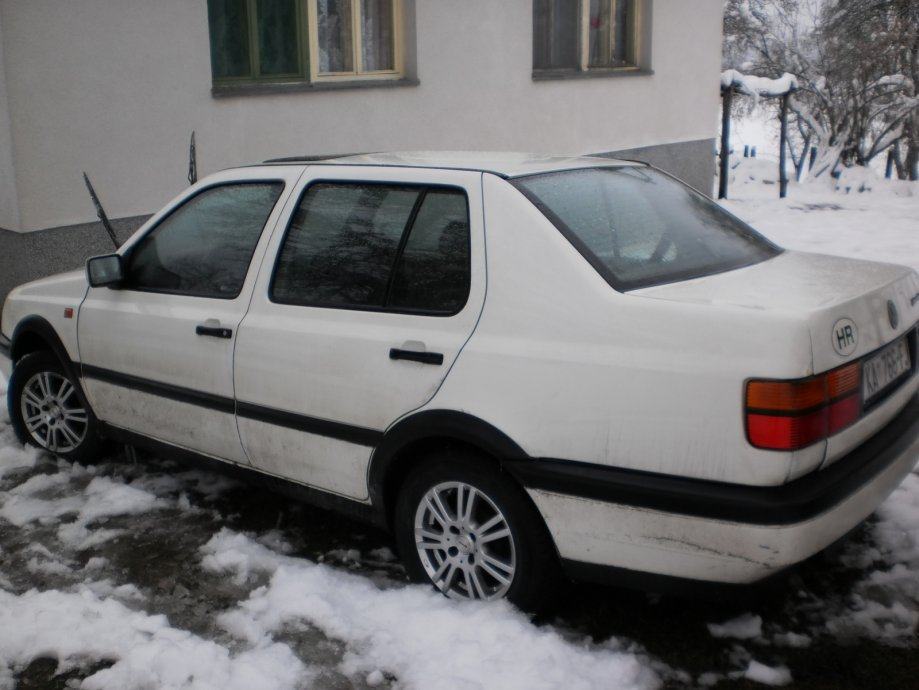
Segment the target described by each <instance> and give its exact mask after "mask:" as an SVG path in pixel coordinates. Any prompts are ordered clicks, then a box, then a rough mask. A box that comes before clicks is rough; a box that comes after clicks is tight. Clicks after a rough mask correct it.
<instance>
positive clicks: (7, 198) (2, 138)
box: [0, 14, 19, 229]
mask: <svg viewBox="0 0 919 690" xmlns="http://www.w3.org/2000/svg"><path fill="white" fill-rule="evenodd" d="M18 227H19V202H18V199H17V198H16V173H15V170H14V168H13V137H12V132H11V131H10V112H9V99H8V98H7V95H6V70H5V68H4V60H3V16H2V14H0V228H5V229H14V228H18Z"/></svg>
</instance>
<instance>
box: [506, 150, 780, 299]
mask: <svg viewBox="0 0 919 690" xmlns="http://www.w3.org/2000/svg"><path fill="white" fill-rule="evenodd" d="M512 182H513V184H514V186H516V187H517V188H518V189H519V190H520V191H521V192H523V193H524V195H526V196H527V198H529V199H530V201H532V202H533V203H534V204H535V205H536V206H537V207H538V208H539V209H540V210H541V211H542V212H543V214H545V216H546V217H547V218H548V219H549V220H550V221H552V223H553V224H554V225H555V226H556V227H557V228H558V229H559V230H560V231H561V232H562V234H564V235H565V237H567V238H568V240H569V241H570V242H571V243H572V244H573V245H574V246H575V247H576V248H577V249H578V251H580V252H581V254H583V255H584V257H585V258H586V259H587V260H588V261H589V262H590V263H591V264H592V265H593V267H594V268H595V269H596V270H597V271H598V272H599V273H600V274H601V275H602V276H603V277H604V278H605V279H606V280H607V282H609V283H610V285H612V286H613V287H614V288H616V289H617V290H634V289H637V288H641V287H647V286H650V285H658V284H661V283H671V282H676V281H679V280H688V279H690V278H696V277H700V276H704V275H710V274H712V273H719V272H722V271H727V270H731V269H734V268H740V267H742V266H749V265H750V264H754V263H758V262H760V261H765V260H766V259H768V258H770V257H773V256H775V255H776V254H778V253H779V252H780V251H781V250H780V249H779V248H778V247H776V246H775V245H774V244H772V243H771V242H769V240H767V239H766V238H765V237H763V236H762V235H760V234H759V233H757V232H756V231H755V230H753V229H752V228H750V227H749V226H748V225H746V224H744V223H742V222H741V221H740V220H738V219H737V218H735V217H734V216H732V215H731V214H730V213H728V212H727V211H725V210H724V209H722V208H721V207H720V206H718V205H717V204H716V203H714V202H713V201H711V200H710V199H708V198H707V197H705V196H703V195H702V194H699V193H698V192H696V191H694V190H692V189H690V188H689V187H687V186H686V185H684V184H682V183H680V182H677V181H675V180H673V179H672V178H670V177H668V176H667V175H664V174H662V173H659V172H657V171H655V170H653V169H649V168H645V167H638V166H635V167H631V166H630V167H609V168H587V169H583V170H568V171H564V172H556V173H546V174H541V175H532V176H527V177H521V178H518V179H516V180H513V181H512Z"/></svg>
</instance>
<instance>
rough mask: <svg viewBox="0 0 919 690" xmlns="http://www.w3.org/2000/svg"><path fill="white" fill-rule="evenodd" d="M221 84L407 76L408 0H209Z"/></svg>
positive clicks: (213, 60) (214, 71) (214, 66)
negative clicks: (403, 38)
mask: <svg viewBox="0 0 919 690" xmlns="http://www.w3.org/2000/svg"><path fill="white" fill-rule="evenodd" d="M207 9H208V26H209V29H210V38H211V70H212V75H213V79H214V82H215V83H216V84H232V83H239V82H247V81H328V80H335V79H354V78H391V77H398V76H401V66H400V64H399V56H400V55H401V47H400V46H399V43H398V42H399V37H400V35H401V31H400V27H401V11H402V10H401V0H208V3H207Z"/></svg>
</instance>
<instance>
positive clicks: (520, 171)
mask: <svg viewBox="0 0 919 690" xmlns="http://www.w3.org/2000/svg"><path fill="white" fill-rule="evenodd" d="M296 164H303V165H364V166H382V167H408V168H435V169H450V170H474V171H477V172H489V173H493V174H495V175H499V176H501V177H505V178H511V177H521V176H524V175H534V174H537V173H546V172H557V171H560V170H576V169H580V168H599V167H608V166H611V165H616V166H623V165H625V166H632V165H643V163H639V162H636V161H628V160H620V159H616V158H606V157H601V156H560V155H553V154H545V153H524V152H517V151H391V152H383V153H351V154H338V155H334V156H293V157H290V158H275V159H272V160H268V161H265V163H263V165H296Z"/></svg>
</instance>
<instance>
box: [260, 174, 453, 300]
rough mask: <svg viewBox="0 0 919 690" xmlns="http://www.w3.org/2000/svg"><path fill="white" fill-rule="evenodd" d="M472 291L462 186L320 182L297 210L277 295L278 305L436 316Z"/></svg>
mask: <svg viewBox="0 0 919 690" xmlns="http://www.w3.org/2000/svg"><path fill="white" fill-rule="evenodd" d="M468 293H469V212H468V204H467V201H466V195H465V193H464V192H462V191H461V190H457V189H452V188H450V189H448V188H439V187H438V188H428V187H423V186H414V185H390V184H377V183H345V182H319V183H316V184H313V185H311V186H310V187H309V188H308V189H307V190H306V192H305V193H304V194H303V197H302V198H301V200H300V203H299V205H298V207H297V210H296V211H295V212H294V215H293V218H292V220H291V223H290V226H289V228H288V231H287V235H286V236H285V238H284V242H283V244H282V246H281V249H280V252H279V254H278V260H277V264H276V267H275V273H274V276H273V279H272V285H271V291H270V295H271V299H272V300H273V301H275V302H279V303H281V304H294V305H301V306H313V307H330V308H342V309H364V310H369V311H396V312H407V313H421V314H432V315H449V314H454V313H457V312H458V311H459V310H460V309H461V308H462V306H463V305H464V304H465V302H466V298H467V296H468Z"/></svg>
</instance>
